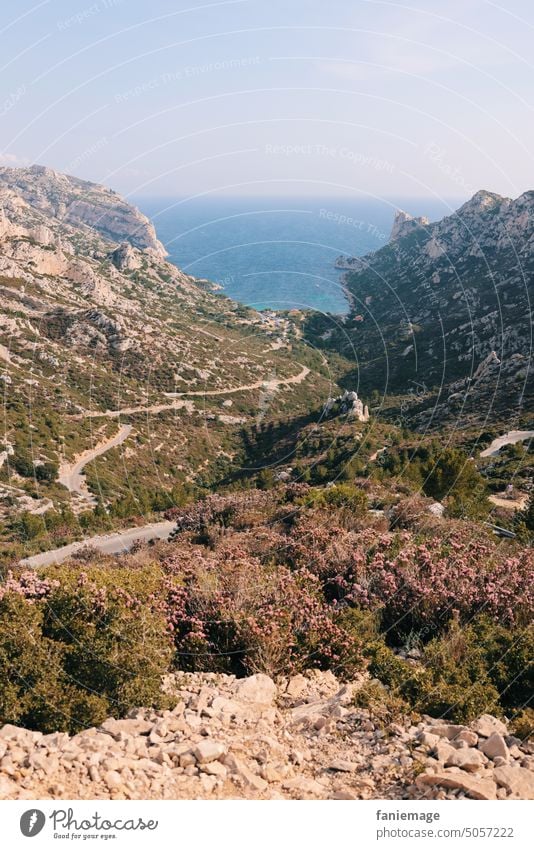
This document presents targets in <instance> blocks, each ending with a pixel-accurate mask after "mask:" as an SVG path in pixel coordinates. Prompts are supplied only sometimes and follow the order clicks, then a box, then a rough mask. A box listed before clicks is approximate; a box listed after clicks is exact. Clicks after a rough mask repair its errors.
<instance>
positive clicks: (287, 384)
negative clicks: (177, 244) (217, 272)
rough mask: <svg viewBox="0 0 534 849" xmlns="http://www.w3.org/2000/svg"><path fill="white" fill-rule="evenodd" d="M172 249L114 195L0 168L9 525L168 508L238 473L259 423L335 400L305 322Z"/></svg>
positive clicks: (0, 377)
mask: <svg viewBox="0 0 534 849" xmlns="http://www.w3.org/2000/svg"><path fill="white" fill-rule="evenodd" d="M164 254H165V251H164V249H163V247H162V245H161V244H160V243H159V242H158V240H157V237H156V234H155V231H154V228H153V226H152V224H151V223H150V222H149V221H148V219H146V218H145V216H143V215H142V214H141V213H140V212H139V211H138V210H136V209H135V208H133V207H132V206H130V205H129V204H128V203H127V202H126V201H125V200H123V199H122V198H120V197H119V196H118V195H117V194H116V193H114V192H112V191H110V190H108V189H105V188H103V187H101V186H97V185H94V184H92V183H87V182H84V181H81V180H77V179H75V178H72V177H67V176H65V175H62V174H58V173H56V172H54V171H51V170H50V169H46V168H42V167H40V166H34V167H32V168H28V169H14V170H13V169H7V168H2V169H0V316H1V323H0V366H1V368H0V388H1V389H2V395H3V408H4V415H3V424H2V434H1V436H0V519H1V518H2V515H3V516H8V515H9V516H10V517H13V515H14V514H16V513H17V512H20V511H22V510H25V511H30V512H31V513H32V514H34V515H37V516H39V517H43V516H45V515H46V514H48V515H47V517H46V522H48V526H49V528H50V527H51V526H52V518H53V516H52V512H51V511H52V508H53V507H55V508H61V507H63V508H68V510H74V512H75V513H76V514H84V513H87V512H88V511H89V512H90V511H93V508H94V507H95V506H98V505H101V507H102V508H103V509H104V511H106V510H108V513H109V508H110V506H111V507H112V508H113V509H115V511H116V514H117V516H118V517H121V516H122V517H124V518H126V517H128V516H134V515H140V514H141V515H142V514H143V513H146V512H150V511H151V510H152V509H153V508H156V509H158V508H159V509H161V508H162V507H165V506H170V505H171V504H173V503H176V501H177V500H178V501H179V500H180V499H181V498H183V497H184V494H185V495H187V492H188V491H189V490H191V491H197V490H202V489H203V488H205V487H209V486H211V485H212V483H214V482H216V481H217V480H218V479H219V478H220V477H221V476H222V474H223V473H224V471H225V470H226V469H227V467H228V466H231V465H232V464H235V462H236V457H240V456H241V454H240V452H241V447H242V431H243V430H244V429H246V427H247V426H248V425H249V424H251V423H254V422H256V421H258V420H261V421H263V420H265V421H266V422H267V421H269V420H270V419H271V418H275V419H279V418H282V417H287V416H294V415H298V414H302V413H309V412H310V411H311V410H314V409H320V408H321V406H322V404H323V403H324V400H325V399H326V398H328V396H329V394H330V387H331V382H330V380H329V379H328V372H327V370H326V367H325V364H324V360H323V358H321V356H320V355H318V354H317V353H314V352H313V350H312V349H311V348H309V347H308V346H307V345H306V344H304V343H303V342H302V341H300V338H299V337H300V335H301V333H300V324H299V321H298V320H295V321H294V320H292V319H290V318H286V317H283V316H281V317H280V318H273V317H272V316H270V317H269V316H266V315H263V314H261V313H258V312H255V311H254V310H251V309H248V308H246V307H243V306H240V305H237V304H235V303H233V302H232V301H230V300H228V299H227V298H225V297H221V296H218V295H216V294H214V293H213V292H212V291H211V289H210V285H209V284H208V283H207V282H206V281H196V280H194V279H193V278H191V277H189V276H188V275H186V274H184V273H183V272H181V271H180V270H179V269H178V268H176V267H175V266H174V265H172V264H170V263H169V262H167V261H166V260H165V257H164ZM101 520H102V522H104V524H105V522H106V521H108V519H107V518H106V516H105V515H104V514H102V515H101ZM39 521H40V522H41V523H42V522H43V521H45V520H44V519H42V518H40V519H39ZM69 521H70V520H69ZM86 521H87V522H93V523H94V516H93V518H92V519H90V518H89V517H88V516H87V517H86ZM58 523H59V524H60V525H62V527H63V528H64V529H65V521H63V522H60V521H59V519H58ZM37 532H38V529H37V527H36V525H35V523H34V527H33V529H32V527H31V524H30V525H29V526H28V528H27V529H26V531H25V533H26V535H27V536H28V539H31V538H32V535H33V536H35V535H37ZM64 536H65V535H64ZM67 537H68V533H67Z"/></svg>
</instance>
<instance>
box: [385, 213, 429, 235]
mask: <svg viewBox="0 0 534 849" xmlns="http://www.w3.org/2000/svg"><path fill="white" fill-rule="evenodd" d="M429 224H430V221H429V220H428V218H426V217H424V216H421V217H420V218H414V217H413V216H412V215H409V213H407V212H404V210H402V209H397V211H396V213H395V218H394V219H393V226H392V228H391V235H390V237H389V241H390V242H394V241H396V240H397V239H401V238H402V237H403V236H408V235H409V234H410V233H413V231H414V230H418V229H419V228H420V227H428V225H429Z"/></svg>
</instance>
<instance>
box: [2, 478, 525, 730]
mask: <svg viewBox="0 0 534 849" xmlns="http://www.w3.org/2000/svg"><path fill="white" fill-rule="evenodd" d="M364 499H365V495H364V494H362V493H361V492H360V491H359V490H358V489H356V488H355V487H354V486H353V485H347V484H339V485H337V486H331V487H327V488H325V489H324V490H317V489H311V488H310V487H308V486H306V485H290V486H288V487H277V488H275V489H272V490H268V491H261V492H258V491H251V492H247V493H244V494H232V495H228V496H211V497H209V498H207V499H205V500H204V501H202V502H198V503H197V504H194V505H191V506H190V507H185V508H180V509H178V510H177V511H176V512H175V513H174V517H175V518H176V521H177V530H176V533H175V536H174V540H173V542H172V543H171V544H170V545H167V546H166V545H164V544H159V545H157V546H155V547H152V548H150V547H144V548H143V547H141V548H139V549H137V550H136V551H134V552H132V553H131V554H130V555H125V556H123V557H120V558H115V559H114V558H109V557H108V558H106V557H104V556H103V555H99V554H98V553H96V552H89V553H88V554H87V555H86V556H84V557H83V558H81V557H80V558H79V559H78V560H77V561H76V562H73V563H71V564H69V565H67V566H61V567H58V566H55V567H47V568H45V569H42V570H40V571H39V573H36V572H25V571H21V570H18V571H17V572H16V573H13V574H9V575H8V576H7V577H6V578H5V579H4V582H3V584H2V585H1V586H0V680H1V681H2V683H3V687H2V689H1V691H0V723H2V722H14V723H19V724H23V725H26V726H28V727H32V728H39V729H41V730H43V731H52V730H58V729H60V730H70V731H73V730H77V729H78V728H79V727H83V726H86V725H91V724H96V723H98V722H100V721H101V720H102V719H103V718H104V717H105V716H107V715H113V716H121V715H124V714H125V713H126V712H127V711H128V710H129V709H130V708H131V707H133V706H136V705H137V706H138V705H152V704H154V705H157V704H162V698H163V697H162V694H161V686H160V685H161V679H162V676H163V675H164V674H165V673H166V672H168V671H171V670H173V669H176V668H178V669H185V670H204V671H221V672H231V673H235V674H237V675H244V674H250V673H252V672H257V671H262V672H266V673H267V674H269V675H272V676H278V675H291V674H293V673H295V672H299V671H304V670H306V669H307V668H322V669H332V670H333V671H334V672H335V673H336V674H337V675H338V676H339V677H341V678H343V677H346V678H350V677H353V676H354V675H356V674H357V673H359V672H360V671H362V670H364V669H365V668H366V667H368V668H369V671H370V673H371V676H372V677H373V678H374V683H373V684H372V685H371V686H370V687H369V688H366V689H365V690H364V691H362V693H361V694H360V696H359V699H360V701H361V703H364V702H365V701H366V700H367V703H368V704H376V703H377V700H378V702H380V705H381V708H380V710H382V711H383V712H384V715H391V714H393V713H394V712H395V711H398V710H401V709H402V710H407V711H408V710H415V711H418V712H425V713H430V714H434V715H440V716H445V717H447V718H449V719H451V720H454V721H466V720H468V719H471V718H473V717H474V716H476V715H478V714H480V713H483V712H492V713H494V712H497V713H498V712H506V713H508V714H510V715H516V714H517V721H518V723H519V725H518V727H521V728H522V729H524V728H526V727H527V726H528V723H529V721H530V717H529V714H528V712H525V710H524V708H525V707H526V706H527V702H528V698H529V695H530V692H531V687H532V682H531V680H529V670H530V669H531V665H530V662H531V657H532V653H533V648H534V646H533V637H532V630H531V625H530V623H531V611H532V602H533V598H532V594H533V587H534V581H533V566H534V552H533V551H532V549H527V548H523V549H522V548H520V547H519V546H515V545H514V544H512V545H510V546H499V545H497V544H496V543H495V542H494V541H493V540H492V539H491V537H490V536H488V535H487V534H485V532H482V531H481V530H480V528H479V527H478V528H477V527H476V526H474V525H471V524H469V523H466V522H458V521H455V522H447V521H445V522H443V523H442V525H441V531H439V532H438V530H437V529H438V527H439V526H438V525H435V524H434V525H432V526H431V529H430V532H429V533H425V531H424V527H423V526H422V525H421V526H418V527H417V529H416V530H415V531H413V530H408V529H406V528H403V529H394V530H391V531H382V532H377V530H376V529H374V528H372V527H366V526H365V522H363V524H362V522H361V518H358V517H361V515H362V514H363V512H364V505H365V500H364ZM350 516H353V517H355V521H354V522H351V521H349V519H348V518H347V517H350ZM529 629H530V630H529ZM400 648H404V649H406V650H407V649H410V648H412V649H413V648H415V649H417V658H416V659H415V660H414V659H413V658H411V659H410V658H408V659H403V658H402V657H401V656H400V655H399V649H400ZM384 688H387V689H384Z"/></svg>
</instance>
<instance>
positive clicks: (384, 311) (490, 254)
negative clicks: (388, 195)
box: [313, 190, 534, 429]
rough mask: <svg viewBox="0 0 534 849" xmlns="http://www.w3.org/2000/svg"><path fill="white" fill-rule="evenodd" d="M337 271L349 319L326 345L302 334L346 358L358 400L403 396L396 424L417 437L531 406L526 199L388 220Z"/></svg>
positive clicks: (490, 199)
mask: <svg viewBox="0 0 534 849" xmlns="http://www.w3.org/2000/svg"><path fill="white" fill-rule="evenodd" d="M343 267H344V268H346V269H347V271H346V273H345V275H344V283H345V288H346V290H347V293H348V297H349V300H350V301H351V312H350V314H349V316H348V317H347V318H346V319H345V321H344V323H343V326H342V327H340V328H333V329H332V328H331V327H330V325H328V328H329V330H330V331H331V332H330V334H329V336H328V338H324V337H323V336H322V331H323V325H325V324H326V322H325V323H323V324H322V323H321V322H320V321H318V320H314V325H313V327H314V331H315V330H316V331H317V337H318V339H319V344H321V346H322V347H328V348H333V349H335V350H336V351H338V352H340V353H342V354H344V355H345V356H347V357H349V358H352V359H353V358H354V356H355V352H357V357H358V377H359V385H360V387H361V391H362V392H366V393H367V392H370V391H372V390H373V389H376V390H378V391H380V392H387V393H388V394H390V395H411V396H412V397H411V399H410V403H409V404H407V405H406V404H405V405H404V410H403V417H404V418H408V417H409V418H410V419H411V421H412V422H415V423H416V424H417V425H418V426H419V427H420V428H421V429H423V428H424V429H426V428H428V427H429V426H431V427H440V426H441V425H443V424H444V423H446V422H454V423H455V424H456V425H457V426H458V425H459V426H462V425H461V422H462V421H463V422H464V424H465V426H467V425H468V423H474V422H476V421H477V420H480V419H482V418H483V417H484V416H485V415H486V413H487V412H488V410H492V411H493V412H495V411H497V412H504V411H506V414H507V415H510V413H511V411H514V410H516V411H519V410H521V409H523V410H525V409H528V408H529V405H530V406H531V405H532V403H534V376H533V370H532V367H531V365H532V363H531V338H530V337H531V324H532V318H531V312H532V307H531V304H532V300H533V298H534V290H533V281H534V192H532V191H530V192H525V193H524V194H523V195H521V196H520V197H518V198H516V199H515V200H512V199H510V198H505V197H501V196H499V195H497V194H495V193H492V192H488V191H484V190H483V191H479V192H477V193H476V194H475V195H474V196H473V197H472V198H471V200H469V201H468V202H467V203H465V204H463V206H461V207H460V208H459V209H458V210H457V211H456V212H454V213H453V214H452V215H448V216H446V217H445V218H443V219H442V220H441V221H436V222H433V223H428V221H426V219H422V218H421V219H420V218H411V217H410V216H408V215H406V213H402V212H398V213H397V215H396V217H395V221H394V223H393V230H392V238H391V240H390V242H389V244H387V245H385V246H384V247H383V248H381V249H380V250H378V251H376V252H374V253H371V254H367V255H366V256H365V257H359V258H357V259H355V260H350V259H346V258H345V259H343ZM362 303H364V304H366V305H369V310H370V315H369V316H365V320H362V315H361V313H362V309H361V306H360V305H361V304H362ZM314 338H315V337H314ZM512 414H513V413H512ZM395 415H398V411H397V410H395ZM459 419H460V420H459Z"/></svg>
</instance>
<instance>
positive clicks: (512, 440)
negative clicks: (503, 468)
mask: <svg viewBox="0 0 534 849" xmlns="http://www.w3.org/2000/svg"><path fill="white" fill-rule="evenodd" d="M533 437H534V430H509V431H508V433H505V434H503V435H502V436H498V437H497V439H494V440H493V442H492V443H491V445H489V447H488V448H486V449H485V450H484V451H481V452H480V456H481V457H493V456H495V454H498V453H499V451H500V449H501V448H504V446H505V445H515V444H516V442H524V441H525V439H532V438H533Z"/></svg>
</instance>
